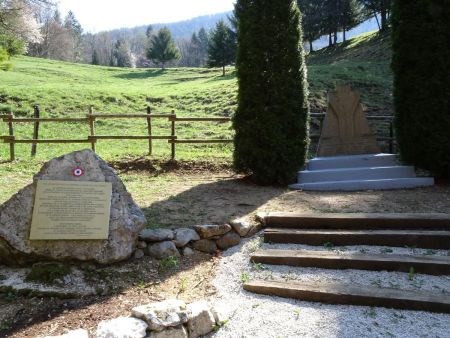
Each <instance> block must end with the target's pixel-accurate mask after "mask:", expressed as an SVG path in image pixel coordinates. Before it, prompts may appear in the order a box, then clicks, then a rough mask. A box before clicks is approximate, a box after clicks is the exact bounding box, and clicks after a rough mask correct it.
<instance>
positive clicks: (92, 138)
mask: <svg viewBox="0 0 450 338" xmlns="http://www.w3.org/2000/svg"><path fill="white" fill-rule="evenodd" d="M325 115H326V114H325V113H312V114H311V118H312V119H317V120H319V125H320V126H319V133H318V134H312V135H310V138H311V139H312V140H318V139H319V137H320V132H321V130H322V125H323V121H324V119H325ZM367 118H368V119H369V120H377V121H386V122H387V123H389V137H384V136H379V137H377V139H378V140H379V141H387V142H389V150H390V152H391V153H392V152H393V147H394V142H395V138H394V130H393V118H392V117H391V116H367ZM101 119H145V120H146V122H147V135H127V136H123V135H98V134H96V128H95V127H96V121H98V120H101ZM153 119H166V120H167V121H168V122H169V123H170V127H171V128H170V130H171V133H170V135H163V136H156V135H152V131H153V125H152V120H153ZM0 120H2V121H3V122H5V123H7V125H8V133H9V135H4V136H0V140H3V143H6V144H9V148H10V149H9V152H10V160H11V161H14V160H15V144H31V145H32V148H31V156H35V155H36V153H37V144H67V143H90V144H91V148H92V150H94V151H95V150H96V143H97V142H98V141H100V140H148V154H149V155H152V152H153V140H166V141H167V142H168V143H169V144H170V145H171V158H172V159H175V156H176V145H177V144H219V143H223V144H227V143H232V142H233V140H232V139H179V138H178V136H177V135H176V131H177V125H176V124H177V122H181V123H185V122H218V123H219V122H231V118H229V117H178V116H177V115H176V114H175V112H174V111H172V112H171V113H156V114H154V113H152V111H151V108H150V107H147V110H146V114H134V113H133V114H99V113H94V112H93V110H92V108H90V109H89V112H88V114H87V115H86V117H80V118H66V117H61V118H42V117H40V110H39V106H35V107H34V117H32V118H28V117H27V118H18V117H14V115H13V114H12V113H10V114H0ZM16 123H33V125H34V128H33V137H32V139H19V138H16V136H15V134H14V124H16ZM40 123H85V124H87V126H88V129H89V135H88V136H87V137H86V138H81V139H64V138H61V139H40V138H39V126H40Z"/></svg>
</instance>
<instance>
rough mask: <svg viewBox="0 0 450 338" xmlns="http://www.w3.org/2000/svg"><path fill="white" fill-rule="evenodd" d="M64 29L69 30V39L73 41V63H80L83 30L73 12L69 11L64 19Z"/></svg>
mask: <svg viewBox="0 0 450 338" xmlns="http://www.w3.org/2000/svg"><path fill="white" fill-rule="evenodd" d="M64 28H65V29H66V30H67V33H68V37H69V38H70V40H71V47H72V48H71V49H72V51H71V52H72V53H71V54H72V55H73V56H72V58H71V59H72V60H71V61H80V60H81V55H82V34H83V29H82V28H81V25H80V23H79V22H78V20H77V18H76V17H75V14H74V13H73V12H72V11H69V12H68V13H67V16H66V18H65V19H64Z"/></svg>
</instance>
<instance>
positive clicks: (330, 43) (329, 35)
mask: <svg viewBox="0 0 450 338" xmlns="http://www.w3.org/2000/svg"><path fill="white" fill-rule="evenodd" d="M331 46H333V40H332V39H331V33H330V34H328V47H331Z"/></svg>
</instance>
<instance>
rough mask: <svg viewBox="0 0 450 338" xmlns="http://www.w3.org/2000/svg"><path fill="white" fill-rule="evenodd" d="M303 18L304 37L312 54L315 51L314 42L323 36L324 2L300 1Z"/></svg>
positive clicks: (318, 0)
mask: <svg viewBox="0 0 450 338" xmlns="http://www.w3.org/2000/svg"><path fill="white" fill-rule="evenodd" d="M297 4H298V7H299V8H300V10H301V12H302V14H303V18H302V27H303V36H304V38H305V39H306V40H307V41H308V43H309V50H310V52H312V51H313V41H314V40H316V39H318V38H320V36H321V35H322V19H323V14H322V13H323V12H322V10H323V4H324V2H323V1H322V0H298V1H297Z"/></svg>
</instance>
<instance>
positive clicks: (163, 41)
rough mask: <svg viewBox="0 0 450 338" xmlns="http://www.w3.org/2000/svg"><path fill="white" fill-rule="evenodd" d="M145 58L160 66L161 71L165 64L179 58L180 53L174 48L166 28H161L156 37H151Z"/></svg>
mask: <svg viewBox="0 0 450 338" xmlns="http://www.w3.org/2000/svg"><path fill="white" fill-rule="evenodd" d="M147 57H148V58H149V59H150V60H152V61H153V62H155V63H157V64H161V68H162V69H164V67H165V65H166V63H167V62H170V61H172V60H176V59H179V58H180V52H179V50H178V48H177V47H176V46H175V42H174V41H173V39H172V34H171V33H170V31H169V30H168V29H167V28H166V27H163V28H161V29H160V30H159V31H158V33H157V34H156V35H153V36H152V37H151V39H150V47H149V49H148V51H147Z"/></svg>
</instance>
